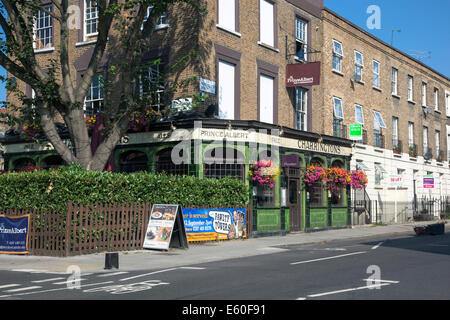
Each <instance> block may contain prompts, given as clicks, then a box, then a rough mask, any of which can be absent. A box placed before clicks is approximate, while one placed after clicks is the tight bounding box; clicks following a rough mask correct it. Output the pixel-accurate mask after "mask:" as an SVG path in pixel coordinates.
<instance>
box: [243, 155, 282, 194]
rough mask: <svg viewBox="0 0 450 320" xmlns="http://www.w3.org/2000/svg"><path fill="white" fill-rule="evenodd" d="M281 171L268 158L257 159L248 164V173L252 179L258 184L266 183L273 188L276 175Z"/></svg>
mask: <svg viewBox="0 0 450 320" xmlns="http://www.w3.org/2000/svg"><path fill="white" fill-rule="evenodd" d="M280 173H281V170H280V168H279V167H277V166H276V165H275V164H274V163H273V162H272V161H270V160H259V161H257V162H255V163H254V164H252V165H250V171H249V174H250V176H251V177H252V180H253V181H255V182H257V183H259V184H260V185H268V186H270V187H271V188H273V186H274V183H275V179H276V177H277V176H278V175H279V174H280Z"/></svg>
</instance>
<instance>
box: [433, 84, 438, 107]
mask: <svg viewBox="0 0 450 320" xmlns="http://www.w3.org/2000/svg"><path fill="white" fill-rule="evenodd" d="M434 110H439V89H438V88H434Z"/></svg>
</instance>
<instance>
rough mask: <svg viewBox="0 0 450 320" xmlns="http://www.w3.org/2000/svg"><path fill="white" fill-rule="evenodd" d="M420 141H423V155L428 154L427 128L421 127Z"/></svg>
mask: <svg viewBox="0 0 450 320" xmlns="http://www.w3.org/2000/svg"><path fill="white" fill-rule="evenodd" d="M422 139H423V154H426V153H427V152H428V128H427V127H423V131H422Z"/></svg>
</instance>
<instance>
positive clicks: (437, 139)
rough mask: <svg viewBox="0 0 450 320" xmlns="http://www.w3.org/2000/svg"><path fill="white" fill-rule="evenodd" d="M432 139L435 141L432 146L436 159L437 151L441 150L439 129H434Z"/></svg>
mask: <svg viewBox="0 0 450 320" xmlns="http://www.w3.org/2000/svg"><path fill="white" fill-rule="evenodd" d="M434 141H435V144H434V147H435V151H436V159H437V158H438V157H439V151H441V150H440V149H441V146H440V143H441V132H440V131H439V130H436V131H435V132H434Z"/></svg>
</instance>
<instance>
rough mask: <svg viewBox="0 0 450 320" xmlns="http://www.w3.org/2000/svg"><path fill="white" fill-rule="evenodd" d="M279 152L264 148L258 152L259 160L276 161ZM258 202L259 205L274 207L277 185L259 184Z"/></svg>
mask: <svg viewBox="0 0 450 320" xmlns="http://www.w3.org/2000/svg"><path fill="white" fill-rule="evenodd" d="M275 156H277V154H275V153H273V152H272V150H264V151H261V152H260V153H259V154H258V159H259V160H271V161H272V162H274V161H275V160H274V157H275ZM257 203H258V207H273V206H275V187H273V188H271V187H270V186H261V185H258V186H257Z"/></svg>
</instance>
